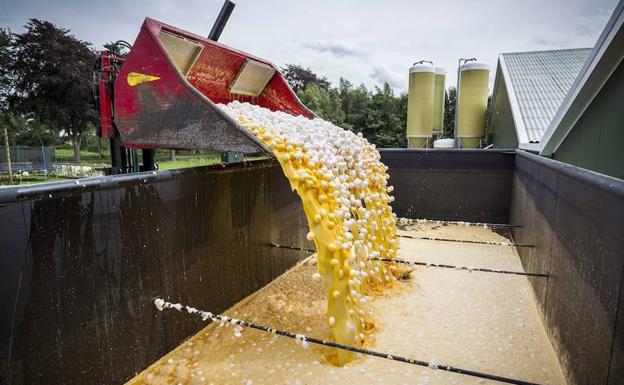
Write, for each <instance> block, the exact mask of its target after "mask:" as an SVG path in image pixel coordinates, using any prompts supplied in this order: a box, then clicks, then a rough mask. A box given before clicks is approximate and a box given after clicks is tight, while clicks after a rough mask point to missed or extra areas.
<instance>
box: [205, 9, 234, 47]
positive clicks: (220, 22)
mask: <svg viewBox="0 0 624 385" xmlns="http://www.w3.org/2000/svg"><path fill="white" fill-rule="evenodd" d="M235 5H236V4H234V3H232V2H231V1H229V0H225V3H223V7H221V12H219V16H217V20H215V23H214V25H213V26H212V29H211V30H210V34H208V39H210V40H213V41H217V40H219V37H221V32H223V28H225V24H226V23H227V21H228V19H229V18H230V15H231V14H232V11H233V10H234V6H235Z"/></svg>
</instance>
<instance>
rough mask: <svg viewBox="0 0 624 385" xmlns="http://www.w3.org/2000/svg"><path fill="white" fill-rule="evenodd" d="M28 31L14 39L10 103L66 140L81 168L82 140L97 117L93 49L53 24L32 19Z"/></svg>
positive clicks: (28, 24) (16, 35) (27, 26)
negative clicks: (89, 125) (84, 133)
mask: <svg viewBox="0 0 624 385" xmlns="http://www.w3.org/2000/svg"><path fill="white" fill-rule="evenodd" d="M25 27H26V31H25V32H24V33H22V34H14V35H13V36H14V39H15V40H14V44H13V52H14V58H15V60H14V61H13V63H12V65H11V73H12V74H13V76H14V90H13V92H12V95H11V98H10V101H11V103H12V105H15V106H16V108H17V109H18V110H19V111H20V112H22V113H33V114H34V116H35V117H36V118H37V119H38V120H39V121H41V122H42V123H44V124H45V125H47V126H48V128H49V129H50V130H51V131H52V132H53V133H55V134H57V135H64V136H67V137H68V138H69V139H70V140H71V142H72V144H73V147H74V160H75V161H76V162H80V140H81V136H82V133H83V131H84V130H85V129H86V128H87V124H88V123H89V122H92V123H95V121H96V117H97V113H96V111H95V109H94V106H93V104H92V95H91V76H92V69H93V62H94V60H95V54H94V53H93V52H92V51H91V48H90V43H87V42H85V41H82V40H79V39H77V38H75V37H74V36H73V35H71V34H70V33H69V30H67V29H63V28H58V27H56V26H54V25H53V24H52V23H50V22H47V21H41V20H37V19H30V20H29V22H28V23H27V24H26V26H25Z"/></svg>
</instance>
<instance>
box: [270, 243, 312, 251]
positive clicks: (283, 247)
mask: <svg viewBox="0 0 624 385" xmlns="http://www.w3.org/2000/svg"><path fill="white" fill-rule="evenodd" d="M269 246H271V247H275V248H277V249H289V250H300V251H306V252H308V253H316V250H313V249H305V248H303V247H297V246H284V245H278V244H277V243H269Z"/></svg>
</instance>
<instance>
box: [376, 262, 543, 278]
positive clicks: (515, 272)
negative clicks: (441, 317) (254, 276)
mask: <svg viewBox="0 0 624 385" xmlns="http://www.w3.org/2000/svg"><path fill="white" fill-rule="evenodd" d="M369 259H372V260H374V261H381V262H387V263H400V264H404V265H415V266H426V267H440V268H444V269H455V270H467V271H469V272H472V271H481V272H484V273H497V274H513V275H526V276H529V277H543V278H548V274H546V273H525V272H524V271H509V270H498V269H486V268H481V267H468V266H455V265H445V264H442V263H428V262H413V261H407V260H405V259H401V258H369Z"/></svg>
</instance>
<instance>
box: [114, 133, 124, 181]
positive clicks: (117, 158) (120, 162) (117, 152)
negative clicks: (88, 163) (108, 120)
mask: <svg viewBox="0 0 624 385" xmlns="http://www.w3.org/2000/svg"><path fill="white" fill-rule="evenodd" d="M110 154H111V174H113V175H116V174H123V173H124V168H125V156H124V150H123V147H122V146H121V139H120V138H119V136H117V135H114V134H113V135H111V137H110Z"/></svg>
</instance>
